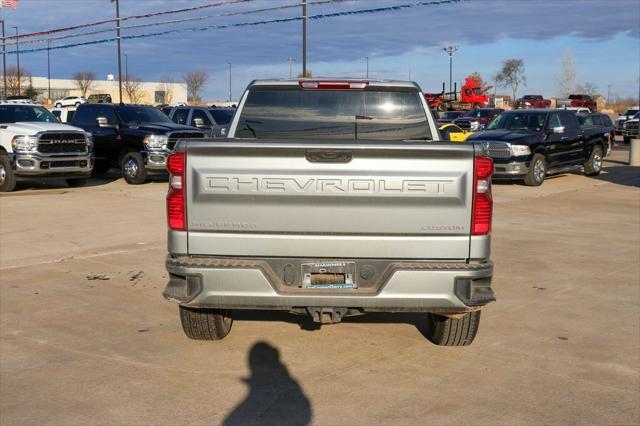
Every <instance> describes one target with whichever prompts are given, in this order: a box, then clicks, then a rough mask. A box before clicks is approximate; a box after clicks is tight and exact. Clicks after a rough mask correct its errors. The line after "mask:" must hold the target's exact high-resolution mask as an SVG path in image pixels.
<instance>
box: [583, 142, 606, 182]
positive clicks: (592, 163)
mask: <svg viewBox="0 0 640 426" xmlns="http://www.w3.org/2000/svg"><path fill="white" fill-rule="evenodd" d="M601 171H602V148H601V147H600V146H594V147H593V149H592V150H591V155H590V156H589V160H588V161H587V162H586V163H584V174H585V175H586V176H598V175H599V174H600V172H601Z"/></svg>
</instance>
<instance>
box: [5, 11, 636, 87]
mask: <svg viewBox="0 0 640 426" xmlns="http://www.w3.org/2000/svg"><path fill="white" fill-rule="evenodd" d="M296 1H297V0H277V1H275V0H273V1H266V0H260V1H255V2H249V3H247V4H242V5H237V4H236V5H232V6H227V7H222V8H211V9H204V10H201V11H198V12H196V13H185V14H180V15H175V16H163V17H157V18H152V19H151V21H152V22H158V21H162V20H167V19H175V18H178V17H180V18H183V17H190V16H194V17H195V16H203V15H212V14H216V13H222V12H225V11H231V10H249V9H254V8H262V7H273V6H276V5H285V4H291V3H295V2H296ZM416 1H417V0H360V1H355V0H354V1H349V2H344V3H336V4H331V5H323V6H318V5H310V6H309V11H308V13H309V15H315V14H319V13H331V12H339V11H347V10H357V9H367V8H376V7H386V6H389V5H398V4H407V3H415V2H416ZM206 3H208V2H206V1H204V0H202V1H197V2H195V1H187V0H174V1H172V2H166V1H159V0H153V1H136V2H122V4H121V15H122V16H128V15H133V14H141V13H148V12H150V11H158V10H166V9H169V8H181V7H190V6H194V5H200V4H206ZM3 13H4V15H5V18H6V20H7V26H8V27H9V28H10V27H11V26H12V25H19V27H20V31H21V32H28V31H41V30H44V29H48V28H54V27H61V26H67V25H72V24H76V23H84V22H91V21H98V20H102V19H110V18H112V17H113V16H114V7H113V5H112V4H111V3H109V2H108V1H107V0H82V1H77V0H57V1H53V0H30V1H23V2H21V3H20V5H19V7H18V10H17V11H7V12H4V11H3ZM299 14H300V10H298V9H288V10H283V11H272V12H267V13H261V14H251V15H242V16H235V17H226V18H212V19H210V20H207V21H198V22H192V23H181V24H175V25H171V26H166V27H164V26H163V27H156V28H145V29H138V30H129V31H125V32H124V34H125V35H135V34H142V33H148V32H155V31H161V30H163V29H176V28H193V27H196V28H202V27H205V26H207V25H216V24H228V23H240V22H250V21H259V20H262V19H264V20H268V19H277V18H284V17H292V16H299ZM134 22H135V23H141V22H143V21H129V22H128V23H127V24H124V25H129V24H131V23H134ZM145 22H146V21H145ZM638 22H640V3H639V2H638V1H637V0H618V1H610V0H584V1H577V0H564V1H563V0H536V1H530V0H468V1H463V2H459V3H454V4H445V5H435V6H422V7H413V8H410V9H403V10H399V11H393V12H385V13H374V14H369V15H357V16H343V17H336V18H327V19H321V20H311V21H310V22H309V25H308V57H309V60H310V61H313V62H322V63H331V62H342V63H345V62H346V63H348V62H350V61H361V60H362V58H363V57H364V56H367V55H369V56H380V57H385V56H386V57H389V56H399V55H403V54H406V53H411V52H415V53H422V54H429V52H434V51H435V50H437V49H439V48H441V47H442V46H444V45H446V44H450V43H451V44H460V45H465V46H473V45H484V44H490V43H495V42H498V41H500V40H503V39H506V38H511V39H522V40H538V41H539V40H551V39H554V38H558V37H562V36H572V37H574V38H577V39H581V40H584V41H587V42H599V41H604V40H609V39H612V38H614V37H616V36H619V35H620V34H627V35H628V36H630V37H632V38H634V39H639V38H640V30H639V26H638ZM109 25H111V24H109ZM109 25H106V26H103V28H108V27H109ZM301 25H302V24H301V23H300V22H299V21H298V22H289V23H279V24H267V25H259V26H251V27H238V28H230V29H219V30H209V31H198V32H183V33H176V34H170V35H166V36H159V37H153V38H143V39H135V40H124V41H123V43H122V44H123V51H124V52H126V53H127V54H128V55H129V67H130V71H131V72H132V73H136V74H139V75H141V76H143V77H144V78H146V79H158V78H160V77H161V76H162V75H165V74H171V75H175V76H178V75H180V74H182V72H184V71H185V70H188V69H206V70H209V71H210V72H212V73H214V74H215V73H223V72H224V69H226V64H227V62H231V63H233V64H235V65H237V66H243V67H245V68H246V69H260V67H263V68H264V69H267V68H271V69H273V67H275V66H279V65H278V64H282V66H283V67H284V66H286V58H287V57H289V56H293V57H295V58H297V59H298V64H299V63H300V56H301V55H300V53H301ZM110 37H113V34H109V33H107V34H106V35H105V34H100V35H97V36H93V37H85V38H82V39H80V38H78V39H71V40H66V41H61V42H60V43H68V42H72V41H86V40H91V39H98V38H110ZM55 44H59V43H55ZM25 48H26V46H25ZM52 55H54V56H55V58H56V67H55V70H56V71H55V73H56V74H57V75H60V76H65V75H70V74H72V73H73V72H74V71H77V70H78V69H93V70H94V71H96V72H98V74H99V75H102V74H105V75H106V74H107V73H113V72H114V70H115V61H114V59H115V53H114V43H107V44H101V45H94V46H87V47H77V48H73V49H67V50H59V51H54V52H52ZM30 56H31V57H33V58H31V57H30ZM24 58H25V64H29V66H30V67H32V68H33V69H32V72H34V73H42V71H41V69H42V64H43V61H42V58H43V54H42V53H34V54H31V55H27V54H25V55H24ZM45 70H46V68H45Z"/></svg>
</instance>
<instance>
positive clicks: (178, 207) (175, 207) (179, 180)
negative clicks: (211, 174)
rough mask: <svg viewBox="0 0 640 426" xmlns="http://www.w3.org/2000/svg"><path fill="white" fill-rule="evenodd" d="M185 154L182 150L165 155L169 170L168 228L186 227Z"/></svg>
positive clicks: (175, 229) (183, 228)
mask: <svg viewBox="0 0 640 426" xmlns="http://www.w3.org/2000/svg"><path fill="white" fill-rule="evenodd" d="M186 161H187V156H186V154H185V153H184V152H173V153H171V154H169V157H167V170H168V171H169V192H168V193H167V223H168V225H169V229H173V230H174V231H184V230H186V229H187V226H186V225H187V220H186V218H187V214H186V211H185V210H186V206H185V186H186V182H185V167H186Z"/></svg>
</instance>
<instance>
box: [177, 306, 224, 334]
mask: <svg viewBox="0 0 640 426" xmlns="http://www.w3.org/2000/svg"><path fill="white" fill-rule="evenodd" d="M180 322H181V323H182V330H183V331H184V334H186V335H187V337H188V338H190V339H194V340H222V339H224V338H225V337H226V336H227V334H229V331H231V326H232V325H233V317H232V311H231V310H229V309H196V308H187V307H186V306H180Z"/></svg>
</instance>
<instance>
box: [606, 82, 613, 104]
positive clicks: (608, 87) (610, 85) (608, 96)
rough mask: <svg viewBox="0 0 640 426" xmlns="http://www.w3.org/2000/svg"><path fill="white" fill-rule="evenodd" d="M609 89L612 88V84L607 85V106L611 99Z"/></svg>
mask: <svg viewBox="0 0 640 426" xmlns="http://www.w3.org/2000/svg"><path fill="white" fill-rule="evenodd" d="M611 87H613V84H607V105H609V99H611Z"/></svg>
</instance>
